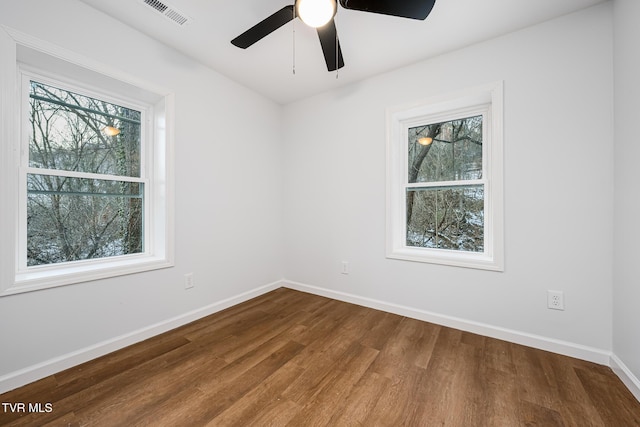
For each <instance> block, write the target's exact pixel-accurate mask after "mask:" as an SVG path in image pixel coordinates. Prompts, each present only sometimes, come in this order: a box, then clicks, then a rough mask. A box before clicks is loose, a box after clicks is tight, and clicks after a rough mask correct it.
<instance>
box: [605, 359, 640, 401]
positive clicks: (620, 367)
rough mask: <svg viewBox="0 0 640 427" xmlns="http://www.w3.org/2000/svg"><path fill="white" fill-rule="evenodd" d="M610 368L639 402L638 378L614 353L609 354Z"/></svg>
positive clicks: (639, 387) (639, 382)
mask: <svg viewBox="0 0 640 427" xmlns="http://www.w3.org/2000/svg"><path fill="white" fill-rule="evenodd" d="M611 369H613V372H615V373H616V375H617V376H618V378H620V380H621V381H622V382H623V383H624V385H626V386H627V388H628V389H629V391H630V392H631V393H632V394H633V395H634V396H635V398H636V399H637V400H638V402H640V379H638V377H636V376H635V375H633V372H631V370H630V369H629V368H628V367H627V365H625V364H624V362H622V360H620V359H619V358H618V356H616V355H615V354H613V355H612V356H611Z"/></svg>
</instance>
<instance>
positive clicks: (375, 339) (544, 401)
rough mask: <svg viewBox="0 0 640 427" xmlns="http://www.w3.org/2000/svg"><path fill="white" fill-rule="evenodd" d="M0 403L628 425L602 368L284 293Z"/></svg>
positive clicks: (428, 422)
mask: <svg viewBox="0 0 640 427" xmlns="http://www.w3.org/2000/svg"><path fill="white" fill-rule="evenodd" d="M0 401H1V402H7V403H13V404H16V403H20V402H22V403H25V404H28V403H42V404H45V403H50V404H51V407H50V409H51V411H50V412H40V413H24V412H11V411H10V410H8V409H9V408H8V407H5V409H4V410H2V408H0V425H3V426H4V425H6V426H24V425H27V426H45V425H46V426H304V427H307V426H443V425H446V426H465V427H466V426H580V427H585V426H614V427H622V426H640V403H639V402H638V401H637V400H635V398H634V397H633V395H632V394H631V393H630V392H629V391H628V390H627V389H626V388H625V387H624V385H623V384H622V382H621V381H620V380H619V379H618V378H617V377H616V376H615V375H614V374H613V372H612V371H611V369H609V368H608V367H605V366H600V365H596V364H593V363H588V362H584V361H581V360H577V359H572V358H569V357H565V356H560V355H557V354H552V353H548V352H545V351H541V350H536V349H532V348H528V347H524V346H520V345H516V344H511V343H508V342H505V341H500V340H496V339H492V338H487V337H483V336H479V335H474V334H471V333H467V332H462V331H459V330H456V329H450V328H446V327H442V326H438V325H434V324H431V323H426V322H421V321H418V320H414V319H409V318H406V317H401V316H396V315H393V314H389V313H384V312H380V311H376V310H372V309H369V308H364V307H360V306H356V305H352V304H347V303H343V302H339V301H335V300H331V299H327V298H323V297H319V296H315V295H310V294H306V293H302V292H297V291H293V290H290V289H284V288H283V289H278V290H276V291H273V292H270V293H268V294H265V295H262V296H260V297H258V298H255V299H253V300H251V301H247V302H245V303H243V304H240V305H237V306H235V307H232V308H229V309H227V310H225V311H222V312H219V313H216V314H213V315H211V316H208V317H206V318H203V319H200V320H198V321H196V322H193V323H190V324H188V325H185V326H183V327H181V328H178V329H175V330H173V331H170V332H168V333H165V334H162V335H159V336H157V337H154V338H151V339H149V340H146V341H144V342H141V343H139V344H136V345H133V346H131V347H128V348H125V349H123V350H120V351H117V352H114V353H111V354H108V355H106V356H103V357H101V358H99V359H96V360H93V361H91V362H88V363H85V364H83V365H80V366H77V367H74V368H71V369H68V370H66V371H63V372H60V373H58V374H55V375H52V376H50V377H47V378H44V379H42V380H40V381H37V382H35V383H33V384H30V385H27V386H25V387H21V388H19V389H17V390H13V391H11V392H9V393H5V394H3V395H0ZM42 410H43V411H45V410H46V407H45V406H44V405H43V407H42Z"/></svg>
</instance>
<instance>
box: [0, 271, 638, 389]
mask: <svg viewBox="0 0 640 427" xmlns="http://www.w3.org/2000/svg"><path fill="white" fill-rule="evenodd" d="M280 287H285V288H289V289H295V290H298V291H302V292H307V293H310V294H314V295H320V296H324V297H327V298H332V299H335V300H339V301H344V302H349V303H352V304H357V305H361V306H364V307H369V308H374V309H376V310H382V311H386V312H389V313H394V314H398V315H401V316H406V317H409V318H412V319H418V320H423V321H425V322H431V323H435V324H438V325H443V326H447V327H451V328H455V329H460V330H463V331H467V332H473V333H476V334H480V335H484V336H488V337H491V338H496V339H501V340H504V341H509V342H513V343H516V344H522V345H525V346H528V347H534V348H538V349H541V350H546V351H550V352H553V353H558V354H563V355H565V356H570V357H575V358H578V359H582V360H587V361H590V362H594V363H598V364H601V365H607V366H610V367H611V368H612V369H613V371H614V372H615V374H616V375H617V376H618V377H619V378H620V379H621V380H622V382H623V383H624V384H625V385H626V386H627V388H628V389H629V390H630V391H631V393H633V395H634V396H635V397H636V399H638V401H640V380H638V378H637V377H636V376H635V375H634V374H633V373H632V372H631V370H629V368H628V367H627V366H626V365H625V364H624V363H623V362H622V361H621V360H620V359H619V358H618V357H617V356H616V355H615V354H612V353H611V352H609V351H606V350H602V349H598V348H593V347H588V346H583V345H580V344H574V343H570V342H566V341H561V340H556V339H553V338H548V337H543V336H539V335H534V334H529V333H526V332H521V331H516V330H512V329H506V328H501V327H497V326H493V325H488V324H484V323H479V322H474V321H470V320H466V319H461V318H457V317H452V316H446V315H443V314H438V313H433V312H429V311H425V310H420V309H416V308H412V307H406V306H402V305H397V304H392V303H388V302H384V301H379V300H375V299H371V298H365V297H361V296H358V295H353V294H349V293H345V292H339V291H334V290H331V289H326V288H321V287H317V286H312V285H307V284H304V283H299V282H294V281H290V280H281V281H276V282H273V283H269V284H267V285H264V286H260V287H258V288H255V289H252V290H250V291H247V292H243V293H241V294H238V295H235V296H233V297H230V298H227V299H224V300H222V301H218V302H216V303H213V304H210V305H207V306H205V307H202V308H199V309H196V310H193V311H190V312H187V313H184V314H181V315H179V316H176V317H173V318H171V319H167V320H165V321H162V322H159V323H156V324H154V325H151V326H148V327H146V328H142V329H139V330H136V331H133V332H130V333H128V334H125V335H122V336H119V337H115V338H113V339H110V340H107V341H104V342H101V343H98V344H95V345H93V346H90V347H86V348H83V349H80V350H78V351H74V352H71V353H68V354H65V355H63V356H60V357H56V358H54V359H50V360H47V361H44V362H42V363H39V364H37V365H33V366H29V367H27V368H24V369H21V370H19V371H16V372H12V373H10V374H7V375H4V376H2V377H0V393H4V392H7V391H10V390H13V389H15V388H18V387H21V386H23V385H26V384H29V383H31V382H34V381H37V380H39V379H41V378H45V377H47V376H49V375H53V374H55V373H57V372H60V371H63V370H65V369H68V368H71V367H73V366H77V365H79V364H81V363H84V362H87V361H89V360H92V359H95V358H97V357H100V356H104V355H105V354H108V353H111V352H113V351H116V350H119V349H121V348H124V347H126V346H129V345H132V344H135V343H137V342H140V341H144V340H145V339H148V338H151V337H153V336H155V335H158V334H161V333H164V332H167V331H170V330H172V329H175V328H177V327H179V326H182V325H185V324H187V323H190V322H193V321H194V320H198V319H200V318H202V317H205V316H208V315H210V314H213V313H216V312H218V311H221V310H224V309H226V308H229V307H231V306H234V305H236V304H240V303H242V302H244V301H248V300H250V299H252V298H255V297H257V296H260V295H262V294H265V293H267V292H270V291H272V290H275V289H278V288H280Z"/></svg>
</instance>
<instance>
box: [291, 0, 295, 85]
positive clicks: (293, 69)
mask: <svg viewBox="0 0 640 427" xmlns="http://www.w3.org/2000/svg"><path fill="white" fill-rule="evenodd" d="M291 24H292V25H293V27H292V28H293V41H292V46H293V66H292V67H293V68H292V71H293V75H294V76H295V75H296V9H295V7H294V8H293V21H291Z"/></svg>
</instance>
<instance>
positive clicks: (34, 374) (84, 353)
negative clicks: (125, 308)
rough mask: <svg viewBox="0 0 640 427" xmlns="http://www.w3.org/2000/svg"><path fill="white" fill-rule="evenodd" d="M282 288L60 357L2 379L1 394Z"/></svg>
mask: <svg viewBox="0 0 640 427" xmlns="http://www.w3.org/2000/svg"><path fill="white" fill-rule="evenodd" d="M280 287H282V282H280V281H277V282H273V283H269V284H267V285H264V286H260V287H258V288H255V289H252V290H250V291H247V292H243V293H241V294H238V295H235V296H233V297H230V298H227V299H224V300H222V301H218V302H215V303H213V304H209V305H207V306H205V307H201V308H198V309H196V310H193V311H190V312H187V313H184V314H181V315H179V316H176V317H173V318H170V319H167V320H164V321H162V322H158V323H156V324H154V325H150V326H148V327H145V328H142V329H138V330H136V331H132V332H130V333H128V334H125V335H121V336H119V337H115V338H113V339H110V340H107V341H103V342H100V343H97V344H95V345H92V346H90V347H86V348H83V349H80V350H77V351H74V352H71V353H68V354H65V355H63V356H60V357H56V358H53V359H50V360H47V361H44V362H42V363H38V364H36V365H33V366H29V367H27V368H24V369H21V370H19V371H16V372H11V373H10V374H7V375H4V376H2V377H0V393H5V392H7V391H10V390H13V389H15V388H18V387H22V386H23V385H26V384H29V383H32V382H34V381H37V380H39V379H42V378H45V377H48V376H49V375H53V374H55V373H57V372H60V371H63V370H65V369H68V368H71V367H73V366H77V365H80V364H81V363H84V362H88V361H89V360H92V359H95V358H97V357H100V356H104V355H105V354H108V353H111V352H113V351H116V350H120V349H121V348H124V347H127V346H129V345H132V344H135V343H138V342H140V341H144V340H146V339H148V338H151V337H153V336H156V335H158V334H162V333H164V332H167V331H170V330H172V329H175V328H177V327H179V326H182V325H186V324H187V323H190V322H193V321H194V320H198V319H200V318H202V317H205V316H208V315H210V314H213V313H216V312H218V311H221V310H224V309H225V308H229V307H231V306H234V305H236V304H240V303H242V302H244V301H247V300H250V299H252V298H255V297H257V296H259V295H262V294H265V293H267V292H270V291H272V290H275V289H278V288H280Z"/></svg>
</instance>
